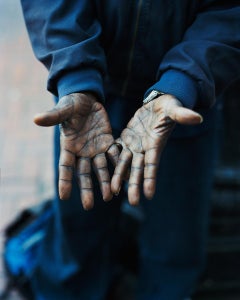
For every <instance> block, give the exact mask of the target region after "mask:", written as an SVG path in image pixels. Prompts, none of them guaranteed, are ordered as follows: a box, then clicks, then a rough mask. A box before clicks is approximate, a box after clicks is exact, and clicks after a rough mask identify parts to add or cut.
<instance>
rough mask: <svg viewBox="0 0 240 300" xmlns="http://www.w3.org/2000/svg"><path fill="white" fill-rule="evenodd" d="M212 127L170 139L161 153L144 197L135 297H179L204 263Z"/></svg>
mask: <svg viewBox="0 0 240 300" xmlns="http://www.w3.org/2000/svg"><path fill="white" fill-rule="evenodd" d="M215 149H216V147H215V130H214V129H210V130H208V131H207V132H205V133H202V134H201V135H199V136H195V137H191V138H183V139H180V138H179V139H177V138H176V139H170V140H169V141H168V144H167V146H166V148H165V150H164V153H163V154H162V157H161V162H160V166H159V172H158V181H157V190H156V194H155V196H154V198H153V199H152V200H151V201H147V200H145V199H144V200H143V201H142V204H143V206H144V210H145V221H144V222H143V224H142V227H141V234H140V239H139V242H140V280H139V281H140V282H139V288H138V299H141V300H148V299H151V300H159V299H161V300H182V299H184V298H187V297H188V296H189V295H190V294H191V292H192V290H193V288H194V287H195V285H196V282H197V280H198V277H199V275H200V273H201V271H202V269H203V267H204V262H205V245H206V238H207V230H208V219H209V207H210V201H209V200H210V193H211V187H212V178H213V176H212V175H213V162H214V156H215V155H214V153H215Z"/></svg>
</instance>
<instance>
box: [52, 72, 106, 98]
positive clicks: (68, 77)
mask: <svg viewBox="0 0 240 300" xmlns="http://www.w3.org/2000/svg"><path fill="white" fill-rule="evenodd" d="M57 89H58V97H59V99H60V98H61V97H63V96H65V95H68V94H71V93H81V92H91V93H93V94H95V96H96V97H97V99H98V101H99V102H104V91H103V80H102V76H101V73H100V72H98V71H97V70H94V69H81V70H80V71H79V70H76V71H71V72H70V73H66V74H64V75H63V76H61V78H60V79H59V80H58V83H57Z"/></svg>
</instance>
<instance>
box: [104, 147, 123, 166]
mask: <svg viewBox="0 0 240 300" xmlns="http://www.w3.org/2000/svg"><path fill="white" fill-rule="evenodd" d="M107 154H108V157H109V158H110V160H111V162H112V164H113V165H114V166H116V165H117V162H118V158H119V155H120V151H119V149H118V146H117V145H116V144H113V145H112V146H111V147H110V148H109V149H108V151H107Z"/></svg>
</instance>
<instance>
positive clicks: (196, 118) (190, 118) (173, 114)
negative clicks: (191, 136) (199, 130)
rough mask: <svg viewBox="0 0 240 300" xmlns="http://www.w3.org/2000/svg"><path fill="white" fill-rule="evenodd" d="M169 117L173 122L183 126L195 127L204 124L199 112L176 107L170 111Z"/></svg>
mask: <svg viewBox="0 0 240 300" xmlns="http://www.w3.org/2000/svg"><path fill="white" fill-rule="evenodd" d="M168 116H169V117H170V118H171V119H172V120H173V121H175V122H177V123H179V124H183V125H195V124H200V123H202V122H203V117H202V116H201V115H200V114H198V113H197V112H195V111H193V110H191V109H188V108H185V107H179V106H175V105H174V106H172V107H171V108H170V109H169V111H168Z"/></svg>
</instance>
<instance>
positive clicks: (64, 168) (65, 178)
mask: <svg viewBox="0 0 240 300" xmlns="http://www.w3.org/2000/svg"><path fill="white" fill-rule="evenodd" d="M74 164H75V155H74V153H72V152H71V151H68V150H66V149H62V150H61V153H60V159H59V184H58V186H59V197H60V199H62V200H66V199H68V198H69V197H70V194H71V190H72V177H73V170H74Z"/></svg>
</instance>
